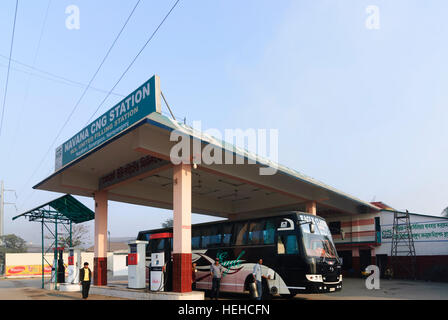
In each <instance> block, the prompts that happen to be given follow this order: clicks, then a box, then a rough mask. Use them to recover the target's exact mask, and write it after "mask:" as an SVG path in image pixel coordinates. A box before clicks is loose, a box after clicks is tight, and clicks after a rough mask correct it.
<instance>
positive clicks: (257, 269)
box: [252, 259, 268, 300]
mask: <svg viewBox="0 0 448 320" xmlns="http://www.w3.org/2000/svg"><path fill="white" fill-rule="evenodd" d="M262 264H263V259H260V260H258V263H257V264H256V265H254V270H253V272H252V275H253V276H254V281H255V283H256V284H257V292H258V297H257V300H261V296H262V295H263V285H262V281H261V280H262V278H265V279H268V277H266V276H265V275H264V274H263V272H262V270H261V265H262Z"/></svg>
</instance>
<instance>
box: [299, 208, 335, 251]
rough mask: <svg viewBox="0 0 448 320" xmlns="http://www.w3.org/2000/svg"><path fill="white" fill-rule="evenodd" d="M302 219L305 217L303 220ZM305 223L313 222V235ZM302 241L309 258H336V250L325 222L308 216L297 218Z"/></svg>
mask: <svg viewBox="0 0 448 320" xmlns="http://www.w3.org/2000/svg"><path fill="white" fill-rule="evenodd" d="M303 217H306V218H305V219H303ZM306 222H313V223H314V225H315V228H314V230H315V231H314V233H311V231H310V225H309V223H306ZM299 223H300V228H301V231H302V240H303V245H304V247H305V251H306V254H307V255H308V256H309V257H318V258H337V253H336V249H335V247H334V244H333V239H332V237H331V233H330V230H329V229H328V226H327V223H326V222H325V220H321V219H319V218H317V217H316V218H314V217H310V216H303V215H301V216H299Z"/></svg>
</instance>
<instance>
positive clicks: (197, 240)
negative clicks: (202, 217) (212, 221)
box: [191, 228, 201, 250]
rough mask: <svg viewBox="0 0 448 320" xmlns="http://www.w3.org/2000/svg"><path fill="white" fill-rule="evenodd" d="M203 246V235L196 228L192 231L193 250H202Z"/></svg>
mask: <svg viewBox="0 0 448 320" xmlns="http://www.w3.org/2000/svg"><path fill="white" fill-rule="evenodd" d="M200 245H201V233H200V230H199V229H197V228H194V229H193V230H191V249H193V250H197V249H200V248H201V247H200Z"/></svg>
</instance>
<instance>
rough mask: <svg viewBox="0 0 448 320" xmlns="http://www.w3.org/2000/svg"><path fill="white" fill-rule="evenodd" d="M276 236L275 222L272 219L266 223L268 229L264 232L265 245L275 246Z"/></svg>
mask: <svg viewBox="0 0 448 320" xmlns="http://www.w3.org/2000/svg"><path fill="white" fill-rule="evenodd" d="M274 235H275V221H274V220H273V219H270V220H268V221H266V227H265V230H264V231H263V242H264V244H274V240H275V238H274Z"/></svg>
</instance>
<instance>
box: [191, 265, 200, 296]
mask: <svg viewBox="0 0 448 320" xmlns="http://www.w3.org/2000/svg"><path fill="white" fill-rule="evenodd" d="M197 272H198V268H196V263H193V265H192V267H191V290H192V291H194V290H196V273H197Z"/></svg>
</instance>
